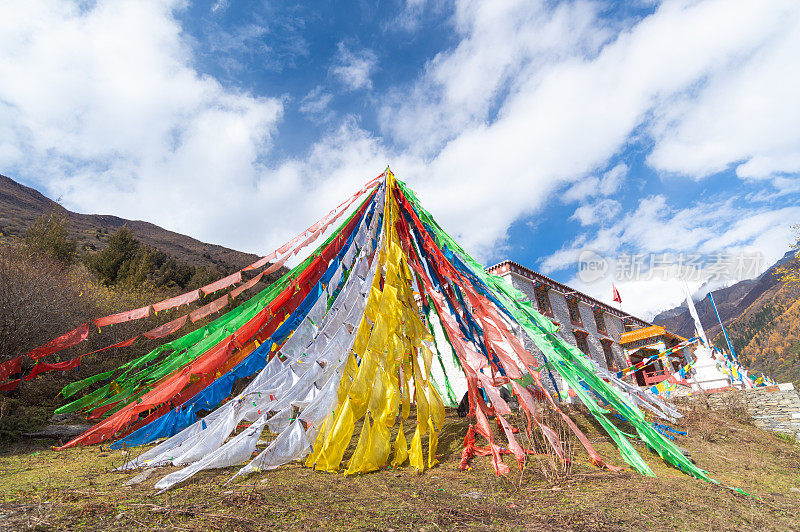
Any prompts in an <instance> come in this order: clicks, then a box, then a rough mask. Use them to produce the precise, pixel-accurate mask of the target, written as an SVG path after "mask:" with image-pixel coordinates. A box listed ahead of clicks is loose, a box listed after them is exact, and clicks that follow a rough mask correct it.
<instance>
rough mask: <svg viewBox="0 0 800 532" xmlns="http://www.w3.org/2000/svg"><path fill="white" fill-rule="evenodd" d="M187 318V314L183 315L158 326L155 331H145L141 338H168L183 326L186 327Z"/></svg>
mask: <svg viewBox="0 0 800 532" xmlns="http://www.w3.org/2000/svg"><path fill="white" fill-rule="evenodd" d="M188 318H189V315H188V314H184V315H183V316H181V317H180V318H175V319H174V320H172V321H169V322H167V323H165V324H164V325H159V326H158V327H156V328H155V329H152V330H150V331H147V332H146V333H143V334H142V336H146V337H147V338H151V339H154V338H163V337H165V336H169V335H170V334H172V333H174V332H175V331H177V330H178V329H180V328H181V327H183V326H184V325H186V320H187V319H188Z"/></svg>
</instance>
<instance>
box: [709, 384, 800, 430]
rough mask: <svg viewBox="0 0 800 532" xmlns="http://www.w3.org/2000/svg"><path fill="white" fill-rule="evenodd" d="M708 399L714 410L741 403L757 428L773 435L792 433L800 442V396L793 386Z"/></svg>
mask: <svg viewBox="0 0 800 532" xmlns="http://www.w3.org/2000/svg"><path fill="white" fill-rule="evenodd" d="M707 397H708V403H709V405H710V406H711V407H712V408H714V409H724V408H728V407H730V406H731V405H732V404H735V403H736V402H737V401H741V402H743V403H744V406H745V408H746V409H747V413H748V414H749V415H750V417H752V418H753V421H754V422H755V424H756V426H758V427H761V428H763V429H765V430H769V431H772V432H782V433H784V434H792V435H794V436H795V437H796V438H798V439H800V395H798V394H797V390H795V389H794V386H793V385H792V384H791V383H786V384H779V385H777V386H768V387H766V388H755V389H752V390H741V391H726V392H718V393H714V394H710V395H708V396H707Z"/></svg>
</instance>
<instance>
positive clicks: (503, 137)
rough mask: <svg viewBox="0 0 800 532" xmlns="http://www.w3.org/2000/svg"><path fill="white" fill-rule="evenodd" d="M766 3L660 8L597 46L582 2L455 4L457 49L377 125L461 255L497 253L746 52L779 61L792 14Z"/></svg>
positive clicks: (602, 30)
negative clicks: (518, 227) (517, 223)
mask: <svg viewBox="0 0 800 532" xmlns="http://www.w3.org/2000/svg"><path fill="white" fill-rule="evenodd" d="M770 7H771V9H767V8H766V7H765V5H764V4H760V3H759V4H754V3H751V2H745V1H741V2H735V1H727V0H726V1H714V0H711V1H706V2H678V1H673V2H665V3H664V4H662V5H661V6H660V7H659V8H658V9H657V10H656V12H655V13H654V14H653V15H651V16H649V17H646V18H645V19H643V20H642V21H640V22H638V23H636V24H635V25H632V26H631V27H629V28H625V29H623V31H621V32H619V33H618V34H617V35H616V36H615V37H613V38H611V39H609V36H610V33H609V32H610V30H609V29H608V28H607V27H605V26H604V25H603V23H602V22H601V21H599V20H598V19H597V14H596V12H595V11H594V7H593V6H591V5H587V4H581V3H577V4H566V5H564V4H562V5H558V6H557V7H555V8H553V9H549V8H548V7H545V6H544V5H542V4H534V5H533V6H531V5H530V3H523V2H518V3H506V2H501V3H489V4H478V3H469V2H468V3H465V4H464V5H463V6H462V7H460V8H459V10H458V12H457V15H456V22H455V24H456V28H457V30H458V31H459V32H461V33H462V34H463V35H464V37H463V39H462V41H461V43H460V44H459V45H458V47H456V48H455V49H454V50H453V51H452V52H449V53H443V54H440V55H438V56H437V57H436V58H435V59H434V60H432V61H431V62H430V63H429V65H428V66H427V68H426V71H425V73H424V75H423V76H422V78H421V80H420V81H419V82H418V83H417V84H416V85H415V86H413V87H411V89H410V90H407V89H406V88H400V89H398V96H397V102H396V103H394V104H390V105H387V106H386V107H385V108H384V110H383V113H382V115H381V116H382V121H381V123H382V124H384V125H386V127H387V131H386V133H387V134H389V135H391V137H392V138H393V139H394V140H395V142H396V143H398V145H400V146H403V147H405V148H406V149H407V150H408V151H410V152H411V153H417V154H421V155H422V156H423V157H424V158H425V159H424V160H428V161H430V163H429V164H427V165H426V166H425V170H426V173H425V175H424V176H418V177H417V176H409V179H410V180H412V181H415V182H416V181H418V188H419V189H420V196H421V198H422V199H423V200H424V201H426V202H427V203H428V204H429V205H430V207H431V208H432V209H433V210H434V212H438V213H441V214H440V217H441V218H442V220H443V221H444V222H445V223H446V226H447V227H450V228H452V231H453V232H454V233H456V234H457V235H458V236H459V237H461V238H462V239H464V241H465V243H466V245H467V246H468V248H470V249H472V250H473V251H475V252H477V253H478V254H479V255H481V256H482V257H483V258H488V259H494V258H498V257H495V256H493V254H492V248H493V246H495V245H496V242H498V241H500V240H502V239H503V238H505V235H506V230H507V228H508V227H509V225H510V224H511V223H512V222H513V221H514V220H516V219H517V218H519V217H520V216H522V215H526V214H531V213H533V212H536V210H537V209H539V208H541V207H542V206H543V205H545V203H546V202H547V201H549V200H550V199H551V198H552V195H553V194H554V193H555V191H557V190H558V189H559V188H561V187H563V186H564V184H565V183H569V182H571V181H574V180H576V179H577V178H580V177H581V176H586V175H591V174H592V173H593V172H596V171H597V170H598V169H599V168H603V167H606V165H607V164H608V161H609V160H610V159H611V158H612V157H613V156H615V155H616V154H618V153H620V151H621V150H623V149H624V148H625V146H626V143H627V142H628V140H629V139H630V137H631V135H634V134H641V131H642V130H641V128H642V126H643V125H646V124H649V123H650V121H651V119H652V117H653V116H654V113H656V111H658V112H662V111H663V110H664V109H666V108H668V107H669V103H670V102H676V101H683V100H680V99H681V98H685V97H686V95H691V94H692V92H693V91H694V90H696V87H697V86H698V84H703V83H705V84H709V83H712V82H713V81H714V80H716V79H718V78H719V79H722V77H724V75H725V74H726V73H727V72H729V71H730V70H731V69H732V68H735V67H736V66H737V65H739V64H740V62H741V58H742V57H743V56H747V54H751V53H752V52H753V50H761V53H762V54H773V53H774V54H777V53H779V49H777V48H775V46H774V42H775V41H774V38H773V36H774V34H775V31H777V30H779V29H781V28H783V27H784V25H785V21H786V20H787V18H789V17H788V16H787V11H789V10H794V11H797V10H800V5H798V4H796V3H793V2H783V3H774V4H770ZM782 105H785V106H792V107H794V108H797V107H798V106H800V101H799V100H797V99H796V98H784V100H783V101H782ZM495 109H496V111H494V110H495ZM493 115H494V116H496V118H494V119H493V118H492V116H493ZM609 177H611V176H609ZM612 184H613V185H616V183H615V182H613V180H609V181H608V182H607V188H608V190H611V189H612V188H614V187H613V186H612ZM454 190H459V193H458V202H457V203H456V204H453V201H452V200H453V196H452V191H454ZM477 213H480V215H476V214H477Z"/></svg>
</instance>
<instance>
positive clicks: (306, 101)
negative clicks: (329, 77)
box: [299, 85, 334, 121]
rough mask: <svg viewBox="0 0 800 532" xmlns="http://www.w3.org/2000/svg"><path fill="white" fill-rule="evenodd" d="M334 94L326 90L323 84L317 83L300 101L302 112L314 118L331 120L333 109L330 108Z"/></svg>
mask: <svg viewBox="0 0 800 532" xmlns="http://www.w3.org/2000/svg"><path fill="white" fill-rule="evenodd" d="M332 100H333V94H331V93H330V92H327V91H325V89H324V88H323V87H322V85H317V86H316V87H315V88H314V89H312V90H311V91H310V92H309V93H308V94H306V95H305V96H304V97H303V99H302V100H301V102H300V108H299V109H300V112H301V113H303V114H305V115H308V116H309V117H311V118H314V119H321V120H326V121H327V120H330V119H332V118H333V115H334V113H333V111H332V110H331V109H330V104H331V101H332Z"/></svg>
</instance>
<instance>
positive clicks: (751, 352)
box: [653, 251, 800, 387]
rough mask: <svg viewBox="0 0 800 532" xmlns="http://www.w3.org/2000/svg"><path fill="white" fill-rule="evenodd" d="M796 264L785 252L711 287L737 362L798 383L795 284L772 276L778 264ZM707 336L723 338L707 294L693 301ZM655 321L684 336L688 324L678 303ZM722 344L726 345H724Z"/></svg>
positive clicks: (690, 329) (799, 290) (690, 331)
mask: <svg viewBox="0 0 800 532" xmlns="http://www.w3.org/2000/svg"><path fill="white" fill-rule="evenodd" d="M787 265H793V266H794V267H800V259H798V258H796V257H795V252H794V251H790V252H788V253H787V254H786V255H784V257H783V258H781V260H779V261H778V262H777V263H775V264H774V265H773V266H772V267H771V268H769V269H768V270H767V271H766V272H764V273H763V274H761V275H760V276H758V277H757V278H755V279H748V280H745V281H740V282H738V283H736V284H734V285H732V286H729V287H727V288H723V289H720V290H716V291H713V292H711V293H712V295H713V296H714V301H716V303H717V310H718V311H719V313H720V317H721V318H722V321H723V323H724V324H725V328H726V329H727V330H728V335H729V337H730V340H731V344H732V345H733V349H734V351H735V352H736V353H737V355H738V356H739V359H740V362H742V363H743V364H744V365H745V366H746V367H748V368H749V369H750V370H751V371H752V372H763V373H766V374H767V375H769V376H770V377H772V378H773V379H775V380H778V381H781V382H783V381H794V382H795V385H796V386H798V387H800V283H787V282H784V281H782V280H781V279H780V276H779V275H776V270H777V269H778V268H779V267H781V266H787ZM695 306H696V307H697V312H698V314H699V315H700V322H701V323H702V324H703V328H705V330H706V333H707V335H708V337H709V338H710V339H711V341H712V342H714V343H715V344H716V345H718V346H725V345H726V342H725V338H724V336H723V334H722V330H721V328H720V326H719V322H718V321H717V317H716V315H715V314H714V309H713V307H712V306H711V302H710V301H709V300H708V298H704V299H702V300H701V301H699V302H696V303H695ZM653 322H654V323H656V324H658V325H663V326H664V327H666V328H667V329H669V330H671V331H674V332H676V333H677V334H680V335H681V336H686V337H690V336H692V335H694V323H693V321H692V318H691V316H690V315H689V311H688V309H687V307H686V304H685V303H684V304H683V305H681V306H680V307H676V308H673V309H669V310H666V311H664V312H662V313H661V314H659V315H658V316H656V317H655V318H654V320H653ZM726 349H727V347H726Z"/></svg>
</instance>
